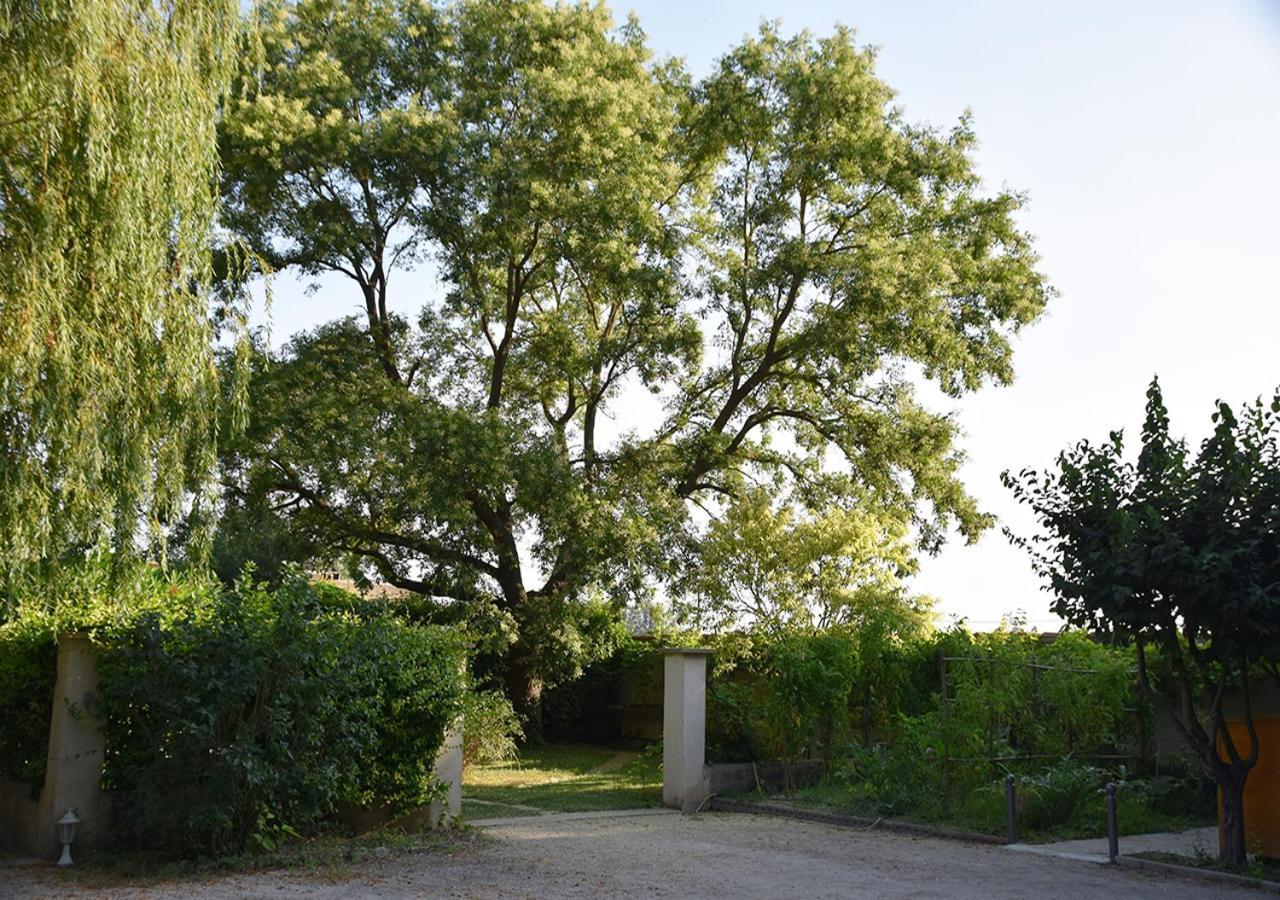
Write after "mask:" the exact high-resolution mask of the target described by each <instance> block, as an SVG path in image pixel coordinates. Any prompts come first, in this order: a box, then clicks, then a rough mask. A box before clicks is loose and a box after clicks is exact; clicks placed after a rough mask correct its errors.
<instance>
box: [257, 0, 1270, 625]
mask: <svg viewBox="0 0 1280 900" xmlns="http://www.w3.org/2000/svg"><path fill="white" fill-rule="evenodd" d="M630 8H632V9H634V11H635V12H636V14H637V15H638V16H639V18H640V21H641V24H642V25H643V26H644V28H645V29H646V31H648V33H649V35H650V43H651V46H652V47H653V48H654V49H655V51H656V52H658V53H659V54H663V55H674V56H683V57H684V58H685V59H686V60H687V62H688V64H689V66H690V67H691V68H692V70H693V71H694V73H695V74H703V73H705V72H706V71H708V70H709V68H710V66H711V64H712V62H713V61H714V60H715V58H716V57H717V56H718V55H719V54H720V53H721V52H723V50H724V49H725V48H727V47H728V46H730V45H731V44H733V43H734V42H736V41H737V40H739V39H740V38H741V37H742V36H743V35H744V34H746V33H747V32H749V31H754V30H755V29H756V27H757V26H758V24H759V22H760V21H761V20H762V19H765V18H770V19H774V18H776V19H780V20H781V23H782V26H783V29H784V30H785V31H787V32H792V31H796V30H799V29H801V28H809V29H811V30H813V31H815V32H818V33H826V32H828V31H829V30H830V28H831V26H832V25H833V24H834V23H835V22H841V23H844V24H847V25H851V26H853V27H855V28H857V29H858V32H859V36H860V38H861V40H862V41H863V42H865V43H869V44H873V45H875V46H878V47H879V48H880V58H879V59H880V62H879V73H880V75H881V77H882V78H884V79H885V80H886V81H887V82H888V83H889V84H890V85H891V86H893V87H894V88H895V89H896V90H897V91H898V95H899V102H900V104H901V105H902V106H903V108H904V109H905V111H906V114H907V117H908V118H909V119H911V120H915V121H927V122H930V123H933V124H935V125H939V126H947V125H949V124H950V123H952V122H953V121H954V120H955V118H956V117H957V116H959V115H960V114H961V113H962V112H963V111H964V110H965V108H969V109H972V110H973V112H974V115H975V128H976V130H977V133H978V136H979V138H980V140H981V146H980V148H979V150H978V161H979V166H980V169H981V172H982V173H983V175H984V177H985V178H986V179H987V180H988V182H989V183H990V184H991V185H993V186H995V187H999V186H1001V185H1008V186H1010V187H1012V188H1014V189H1016V190H1019V191H1023V192H1025V193H1026V194H1027V195H1028V197H1029V202H1028V205H1027V207H1026V209H1025V210H1024V213H1023V215H1022V217H1021V221H1022V223H1023V225H1024V226H1025V227H1026V228H1027V229H1029V230H1030V231H1031V232H1032V233H1034V234H1035V235H1037V237H1038V247H1039V250H1040V253H1041V256H1042V268H1043V270H1044V271H1045V272H1046V273H1047V274H1048V275H1049V278H1050V279H1051V281H1052V282H1053V284H1054V285H1055V286H1056V287H1057V288H1058V290H1059V291H1060V296H1059V297H1058V299H1057V302H1056V303H1055V304H1054V305H1053V306H1052V308H1051V309H1050V310H1049V312H1048V314H1047V315H1046V317H1045V318H1044V319H1043V320H1042V321H1041V322H1040V323H1039V324H1037V325H1035V326H1033V327H1032V328H1031V329H1029V330H1028V331H1027V332H1026V333H1025V334H1024V335H1023V337H1022V338H1021V339H1020V340H1019V343H1018V350H1017V355H1016V357H1015V366H1016V369H1017V373H1018V377H1017V382H1016V383H1015V384H1014V385H1013V386H1012V387H1010V388H1003V389H988V390H986V391H984V392H982V393H980V394H977V395H975V396H973V397H970V398H967V399H966V400H964V401H963V402H961V403H960V404H959V406H958V412H959V416H960V421H961V423H962V424H963V426H964V428H965V430H966V432H967V434H966V437H965V438H964V441H963V446H964V448H965V449H966V451H967V452H968V454H969V462H968V464H967V466H966V468H965V470H964V478H965V481H966V483H967V485H968V486H969V489H970V490H971V491H972V492H973V493H974V494H975V495H976V496H977V497H978V498H979V500H980V501H981V502H982V503H983V504H984V506H985V508H986V509H988V510H989V511H991V512H994V513H995V514H996V515H997V516H999V518H1000V520H1001V522H1002V523H1004V524H1008V525H1010V526H1011V527H1012V528H1014V529H1015V530H1017V531H1020V532H1026V531H1028V530H1029V529H1030V527H1031V522H1030V520H1029V517H1028V516H1027V515H1026V514H1025V512H1023V511H1022V510H1020V509H1019V508H1018V507H1016V506H1015V505H1014V504H1013V503H1012V501H1011V499H1010V498H1009V496H1008V494H1007V492H1006V491H1005V490H1004V488H1003V487H1002V486H1001V485H1000V483H999V474H1000V472H1001V471H1002V470H1003V469H1006V468H1011V469H1015V470H1016V469H1020V468H1022V467H1024V466H1035V467H1039V468H1042V467H1044V466H1047V465H1048V464H1049V463H1051V462H1052V460H1053V457H1054V455H1055V454H1056V453H1057V452H1058V451H1059V450H1060V449H1062V448H1063V447H1065V446H1067V445H1068V444H1071V443H1073V442H1075V441H1077V440H1079V439H1081V438H1084V437H1089V438H1102V437H1105V435H1106V434H1107V432H1108V431H1109V430H1111V429H1114V428H1120V427H1123V428H1125V429H1126V432H1127V433H1129V434H1132V435H1134V436H1135V437H1136V432H1137V428H1138V426H1139V425H1140V423H1141V416H1142V405H1143V391H1144V389H1145V387H1146V384H1147V382H1148V381H1149V380H1150V379H1151V376H1152V374H1156V373H1158V374H1159V376H1160V379H1161V382H1162V384H1163V385H1164V390H1165V400H1166V402H1167V403H1168V405H1169V408H1170V412H1171V414H1172V417H1173V421H1174V429H1175V430H1176V431H1178V432H1181V433H1183V434H1186V435H1188V436H1189V437H1191V438H1192V439H1193V440H1196V441H1198V440H1199V439H1200V438H1202V437H1203V436H1204V434H1205V432H1206V431H1207V427H1208V423H1209V415H1210V412H1211V410H1212V403H1213V401H1214V400H1215V399H1216V398H1219V397H1221V398H1222V399H1225V400H1229V401H1232V402H1239V401H1244V400H1247V399H1250V398H1252V397H1255V396H1257V395H1258V394H1260V393H1266V394H1268V395H1269V394H1270V392H1271V391H1272V390H1273V389H1274V388H1275V387H1276V385H1277V384H1280V303H1278V302H1277V300H1278V299H1280V298H1278V297H1277V292H1278V290H1280V288H1278V284H1280V281H1278V279H1277V276H1278V275H1280V230H1277V228H1276V224H1275V217H1276V215H1277V213H1278V212H1280V2H1278V0H1215V2H1209V3H1205V2H1155V0H1150V2H1137V0H1125V2H1116V0H1107V2H1099V0H1088V2H1084V0H1077V2H1074V3H1055V4H1047V3H1034V2H1027V0H991V2H977V3H964V4H961V3H955V2H944V0H937V2H903V0H897V2H893V0H884V2H843V3H841V2H830V0H826V2H824V0H787V2H785V3H784V2H779V0H714V2H690V0H631V3H630ZM627 9H628V6H627V4H626V3H625V2H624V3H617V4H616V11H617V12H618V13H619V15H624V14H625V13H626V11H627ZM391 290H392V294H393V301H394V306H395V307H396V308H397V309H399V310H402V311H404V312H406V313H414V312H416V311H417V310H418V309H419V308H420V307H421V306H422V305H423V303H424V302H425V301H426V300H429V299H431V298H432V297H433V296H438V295H437V294H436V291H437V290H438V288H437V287H436V286H435V285H434V281H433V279H432V278H431V277H430V276H429V275H426V274H425V273H424V275H423V276H422V277H418V278H404V277H402V278H401V279H400V281H399V282H398V283H397V282H395V281H392V282H391ZM355 299H356V298H355V297H354V296H353V295H352V293H351V291H350V290H349V289H347V288H346V287H345V285H341V284H340V283H339V282H331V281H325V282H323V283H322V284H321V287H320V290H319V291H318V292H316V293H315V294H313V295H306V294H304V292H303V291H302V287H301V285H299V284H297V283H293V282H290V281H289V280H288V279H281V280H279V281H278V282H277V284H276V288H275V302H274V309H273V314H272V325H271V327H272V331H273V337H274V338H275V341H276V342H277V343H278V342H280V341H282V340H283V339H285V338H287V337H288V336H289V335H291V334H293V333H294V332H296V331H299V330H301V329H303V328H307V327H310V326H312V325H315V324H318V323H320V322H323V321H327V320H329V319H332V318H335V317H337V316H342V315H350V314H353V313H356V312H358V309H357V307H356V304H355ZM618 424H619V425H623V426H624V427H625V425H626V423H621V422H620V423H618ZM915 589H916V590H918V591H921V592H924V593H929V594H932V595H934V596H935V597H937V598H939V600H940V608H941V610H942V611H943V612H944V614H946V615H947V616H963V617H965V618H966V619H967V620H968V622H969V623H970V624H971V625H973V626H975V627H980V628H981V627H988V626H991V625H994V624H996V623H997V622H998V620H999V619H1000V617H1001V616H1002V615H1003V614H1005V613H1006V612H1009V611H1013V610H1022V611H1024V612H1025V613H1026V615H1027V617H1028V619H1029V620H1030V622H1031V623H1032V624H1033V625H1036V626H1038V627H1040V628H1042V629H1046V628H1047V629H1052V628H1055V627H1057V622H1056V619H1055V618H1054V617H1053V616H1052V614H1051V613H1050V612H1049V597H1048V595H1046V594H1045V593H1043V592H1042V591H1041V590H1040V589H1039V584H1038V582H1037V580H1036V578H1035V576H1034V575H1033V574H1032V572H1031V570H1030V567H1029V566H1028V564H1027V562H1026V559H1025V557H1024V555H1023V554H1022V553H1021V552H1020V551H1017V550H1015V549H1013V548H1012V547H1010V546H1009V545H1008V542H1007V541H1006V539H1005V538H1004V536H1003V535H1002V534H1001V533H1000V531H999V528H998V527H997V528H996V529H994V530H992V531H991V532H989V533H988V534H987V535H986V537H984V538H983V540H982V541H980V542H979V543H978V544H977V545H976V546H973V547H966V546H964V545H963V544H962V543H961V542H959V541H953V542H952V543H951V544H949V545H948V546H947V547H946V548H945V549H944V550H943V552H942V553H941V555H939V556H938V557H936V558H932V559H926V560H925V561H924V563H923V567H922V572H921V574H920V575H919V577H918V578H917V579H916V584H915Z"/></svg>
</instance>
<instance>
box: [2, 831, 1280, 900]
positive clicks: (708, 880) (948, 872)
mask: <svg viewBox="0 0 1280 900" xmlns="http://www.w3.org/2000/svg"><path fill="white" fill-rule="evenodd" d="M484 831H485V833H486V834H488V835H489V836H490V839H489V840H484V841H477V842H475V843H474V844H471V845H469V846H466V847H464V848H463V849H461V850H459V851H457V852H454V853H447V854H446V853H435V852H428V853H420V854H412V855H407V856H398V857H393V858H391V859H386V860H381V861H376V862H373V863H372V864H367V865H362V866H359V867H353V868H352V869H350V870H346V871H345V872H344V874H343V876H342V877H341V879H340V880H338V881H335V880H333V878H332V877H328V878H326V879H324V880H320V879H319V878H318V877H317V876H316V875H314V874H311V875H308V874H306V873H298V872H270V873H255V874H252V875H242V876H235V877H225V878H220V879H217V880H205V881H200V880H184V881H182V882H180V883H172V884H162V885H154V886H150V887H147V888H136V889H125V890H121V889H118V888H117V889H113V890H111V891H109V892H106V893H96V894H95V893H94V892H90V891H86V890H84V889H77V890H71V891H68V890H67V889H66V888H67V886H66V885H65V884H63V885H59V883H58V881H57V877H56V876H57V873H56V872H49V871H47V870H46V871H45V872H44V873H43V874H41V873H38V872H36V871H33V870H30V869H28V870H23V869H7V870H3V869H0V879H5V878H9V879H10V883H9V884H7V885H6V884H4V883H2V882H0V895H4V896H16V897H62V896H112V897H179V896H180V897H184V898H185V897H194V898H218V900H223V898H233V897H235V898H240V897H259V898H261V897H271V898H284V897H313V898H338V897H344V898H345V897H437V896H439V897H484V898H488V897H531V898H533V897H537V898H541V897H602V896H639V897H735V898H736V897H768V898H779V897H804V898H811V897H867V898H871V897H875V898H895V897H912V898H933V897H937V898H959V900H965V898H972V900H1001V898H1026V897H1033V898H1055V897H1061V898H1071V900H1076V898H1097V897H1124V898H1135V900H1142V898H1152V900H1155V898H1159V900H1179V898H1184V897H1185V898H1193V897H1194V898H1197V900H1213V898H1219V897H1233V896H1241V895H1242V892H1241V891H1239V890H1232V889H1229V888H1224V887H1218V886H1215V885H1211V884H1205V883H1201V882H1197V881H1191V880H1183V879H1180V878H1165V877H1160V876H1152V875H1148V874H1145V873H1142V872H1136V871H1133V870H1128V869H1113V868H1110V867H1107V866H1100V865H1096V864H1091V863H1085V862H1075V861H1071V860H1063V859H1052V858H1046V857H1040V856H1034V855H1031V854H1026V853H1016V852H1011V851H1008V850H1005V849H1003V848H1001V847H990V846H978V845H970V844H965V843H958V842H953V841H944V840H937V839H933V838H916V837H905V836H902V835H896V834H889V833H886V832H875V833H867V832H860V831H852V830H847V829H842V828H834V827H830V826H827V825H820V824H816V823H809V822H799V821H794V820H786V819H777V818H767V817H764V816H749V815H735V814H732V813H714V814H706V815H700V816H681V815H679V814H675V813H663V814H650V815H625V814H623V815H618V814H584V815H582V816H577V817H573V816H542V817H537V818H526V819H515V820H511V821H509V822H508V823H506V824H501V825H490V826H485V828H484ZM14 876H16V879H15V878H14ZM1243 895H1244V896H1262V895H1260V894H1257V893H1255V892H1252V891H1247V892H1243Z"/></svg>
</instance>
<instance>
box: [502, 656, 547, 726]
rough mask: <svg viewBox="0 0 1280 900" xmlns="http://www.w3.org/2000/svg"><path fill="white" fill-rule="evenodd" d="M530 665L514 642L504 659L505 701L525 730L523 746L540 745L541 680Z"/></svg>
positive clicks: (531, 661)
mask: <svg viewBox="0 0 1280 900" xmlns="http://www.w3.org/2000/svg"><path fill="white" fill-rule="evenodd" d="M532 663H533V660H532V659H531V658H530V656H529V654H528V652H527V651H526V650H525V648H523V647H521V646H520V643H519V642H518V641H517V642H516V644H515V646H513V647H512V648H511V653H510V655H509V656H508V657H507V699H508V700H510V701H511V705H512V707H514V709H515V711H516V715H517V716H519V717H520V724H521V725H522V726H524V740H525V743H526V744H532V745H537V744H541V743H542V679H541V678H540V677H539V676H538V674H537V673H536V672H535V671H534V669H533V665H532Z"/></svg>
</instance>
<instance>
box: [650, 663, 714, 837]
mask: <svg viewBox="0 0 1280 900" xmlns="http://www.w3.org/2000/svg"><path fill="white" fill-rule="evenodd" d="M710 653H711V651H710V650H705V649H700V648H692V647H673V648H670V649H667V650H664V651H663V657H664V658H663V688H662V802H663V804H664V805H666V806H670V807H673V808H675V809H681V810H684V811H685V812H693V811H694V810H696V809H697V808H698V807H699V806H700V805H701V804H702V801H703V800H705V799H706V798H707V782H706V775H705V772H704V771H703V770H704V768H705V763H706V742H707V656H708V655H709V654H710Z"/></svg>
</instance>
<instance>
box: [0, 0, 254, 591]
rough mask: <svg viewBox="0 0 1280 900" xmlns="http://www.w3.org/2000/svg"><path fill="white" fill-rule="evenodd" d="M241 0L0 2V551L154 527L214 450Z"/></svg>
mask: <svg viewBox="0 0 1280 900" xmlns="http://www.w3.org/2000/svg"><path fill="white" fill-rule="evenodd" d="M238 14H239V7H238V3H237V0H161V2H156V0H8V2H4V3H0V566H6V567H8V566H13V565H15V564H21V563H23V562H26V561H30V560H36V559H41V558H49V557H51V556H56V555H58V554H59V553H63V552H66V551H67V550H68V549H69V548H77V547H86V548H88V547H111V546H114V547H115V549H125V548H128V547H130V546H131V545H132V544H133V542H134V538H135V537H136V536H137V535H138V534H139V533H140V531H139V529H140V526H143V525H144V524H145V525H146V526H148V527H149V529H150V533H152V534H153V535H158V534H159V533H160V532H161V530H162V528H161V525H162V523H163V522H164V521H166V520H167V519H168V518H170V517H171V516H172V515H173V513H174V512H175V511H176V508H177V507H178V505H179V504H180V503H181V502H182V498H183V497H184V493H185V491H186V490H187V489H189V488H191V487H193V486H196V485H199V484H200V483H202V481H204V480H205V479H206V478H207V476H208V474H209V473H210V471H211V469H212V465H213V462H214V446H213V438H214V436H215V433H216V422H217V409H218V398H219V386H218V382H217V375H216V371H215V369H214V366H213V360H212V351H213V347H212V340H213V335H212V328H213V326H212V324H211V320H210V316H209V303H210V293H209V285H210V281H211V274H212V273H211V269H212V264H211V245H212V241H211V237H212V233H213V222H214V213H215V210H216V207H217V172H218V162H217V144H216V124H217V123H216V116H217V108H218V102H219V98H220V96H221V95H222V93H223V91H224V90H225V88H226V86H227V84H228V83H229V79H230V76H231V75H232V73H233V70H234V64H235V52H236V39H237V35H238V33H239V28H238Z"/></svg>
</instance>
